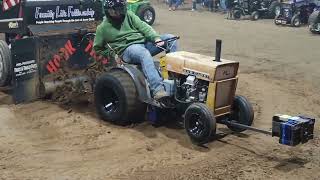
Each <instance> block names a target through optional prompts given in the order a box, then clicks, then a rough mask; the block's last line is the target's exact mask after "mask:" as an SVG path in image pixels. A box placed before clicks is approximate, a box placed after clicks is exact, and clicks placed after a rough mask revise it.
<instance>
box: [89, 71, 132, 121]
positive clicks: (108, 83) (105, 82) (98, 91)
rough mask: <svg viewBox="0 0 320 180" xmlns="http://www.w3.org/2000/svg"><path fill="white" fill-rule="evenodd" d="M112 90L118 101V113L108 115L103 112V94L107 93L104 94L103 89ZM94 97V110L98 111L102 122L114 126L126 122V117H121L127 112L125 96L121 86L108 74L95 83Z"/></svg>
mask: <svg viewBox="0 0 320 180" xmlns="http://www.w3.org/2000/svg"><path fill="white" fill-rule="evenodd" d="M106 88H108V89H112V90H113V91H114V93H115V94H116V96H117V97H118V100H119V103H120V104H119V111H118V112H117V113H116V114H112V115H110V114H108V113H106V112H105V110H104V106H103V105H104V104H103V98H104V97H103V94H104V93H107V92H105V89H106ZM94 96H95V105H96V109H97V111H98V114H99V115H100V117H101V118H102V119H103V120H106V121H111V122H113V123H115V124H121V125H123V124H125V123H127V122H128V121H127V120H126V119H127V117H123V116H124V115H125V114H126V111H127V101H126V94H125V91H124V89H123V87H122V86H121V82H119V81H118V80H117V79H116V78H115V77H113V76H111V75H109V74H103V75H101V77H99V79H97V83H96V86H95V91H94Z"/></svg>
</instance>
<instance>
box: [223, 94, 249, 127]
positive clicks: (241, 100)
mask: <svg viewBox="0 0 320 180" xmlns="http://www.w3.org/2000/svg"><path fill="white" fill-rule="evenodd" d="M253 118H254V112H253V108H252V105H251V103H250V102H249V101H248V100H247V99H246V98H245V97H243V96H236V97H235V98H234V101H233V106H232V113H231V115H230V120H232V121H235V122H236V123H239V124H243V125H247V126H251V125H252V122H253ZM228 128H229V129H231V130H232V131H235V132H242V131H244V130H246V129H243V128H239V127H235V126H232V125H228Z"/></svg>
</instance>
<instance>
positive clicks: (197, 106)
mask: <svg viewBox="0 0 320 180" xmlns="http://www.w3.org/2000/svg"><path fill="white" fill-rule="evenodd" d="M184 126H185V130H186V131H187V134H188V136H189V137H190V139H191V141H192V142H194V143H196V144H198V145H201V144H205V143H207V142H208V141H209V140H210V138H212V137H213V136H214V135H215V133H216V119H215V117H214V115H213V113H212V111H211V110H210V109H209V108H208V107H207V106H206V105H205V104H202V103H193V104H191V105H190V106H189V107H188V108H187V109H186V111H185V114H184Z"/></svg>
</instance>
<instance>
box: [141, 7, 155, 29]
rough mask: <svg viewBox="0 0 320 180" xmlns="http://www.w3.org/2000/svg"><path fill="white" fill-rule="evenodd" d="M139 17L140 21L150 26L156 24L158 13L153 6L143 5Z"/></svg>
mask: <svg viewBox="0 0 320 180" xmlns="http://www.w3.org/2000/svg"><path fill="white" fill-rule="evenodd" d="M137 15H138V16H139V17H140V19H141V20H142V21H144V22H146V23H147V24H149V25H150V26H151V25H152V24H153V23H154V20H155V19H156V13H155V10H154V8H153V7H152V6H150V5H141V6H140V7H139V9H138V11H137Z"/></svg>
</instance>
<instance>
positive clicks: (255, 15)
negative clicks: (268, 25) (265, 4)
mask: <svg viewBox="0 0 320 180" xmlns="http://www.w3.org/2000/svg"><path fill="white" fill-rule="evenodd" d="M258 19H259V12H258V11H254V12H253V13H252V14H251V20H252V21H256V20H258Z"/></svg>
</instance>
